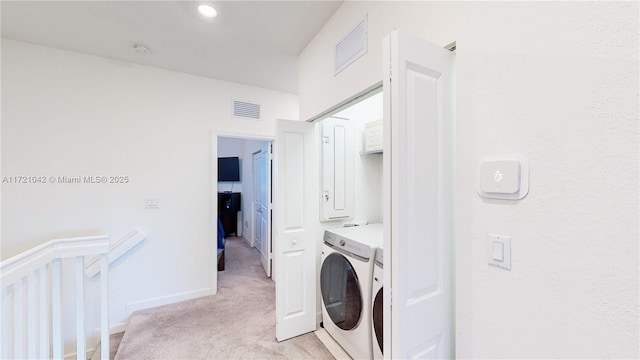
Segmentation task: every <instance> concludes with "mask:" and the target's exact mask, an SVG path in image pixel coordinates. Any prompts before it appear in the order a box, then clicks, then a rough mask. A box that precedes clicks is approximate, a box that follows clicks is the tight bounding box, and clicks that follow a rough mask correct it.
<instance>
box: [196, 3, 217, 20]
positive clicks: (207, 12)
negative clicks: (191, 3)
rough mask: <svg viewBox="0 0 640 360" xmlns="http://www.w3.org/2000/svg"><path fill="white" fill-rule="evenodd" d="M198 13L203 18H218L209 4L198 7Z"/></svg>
mask: <svg viewBox="0 0 640 360" xmlns="http://www.w3.org/2000/svg"><path fill="white" fill-rule="evenodd" d="M198 12H199V13H200V14H202V16H205V17H208V18H214V17H216V16H218V12H217V11H216V9H214V8H213V6H211V5H209V4H202V5H200V6H198Z"/></svg>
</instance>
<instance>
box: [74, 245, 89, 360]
mask: <svg viewBox="0 0 640 360" xmlns="http://www.w3.org/2000/svg"><path fill="white" fill-rule="evenodd" d="M84 338H85V333H84V258H83V257H81V256H78V257H76V359H79V360H85V358H86V357H87V350H86V348H85V347H86V344H85V339H84Z"/></svg>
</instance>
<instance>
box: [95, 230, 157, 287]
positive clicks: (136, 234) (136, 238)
mask: <svg viewBox="0 0 640 360" xmlns="http://www.w3.org/2000/svg"><path fill="white" fill-rule="evenodd" d="M146 238H147V234H145V233H144V232H142V231H140V230H138V229H133V230H131V231H130V232H129V233H128V234H126V235H125V236H123V237H122V238H121V239H120V240H118V241H116V242H115V243H113V244H111V248H110V249H109V255H108V258H109V264H111V263H112V262H114V261H116V260H118V259H119V258H120V257H121V256H123V255H124V254H126V253H127V252H129V251H130V250H131V249H133V248H134V247H136V245H138V244H139V243H141V242H142V241H144V240H145V239H146ZM99 260H100V258H99V257H95V258H93V259H91V260H87V263H86V264H85V266H84V269H85V270H84V272H85V274H87V277H89V278H92V277H94V276H96V274H98V273H99V272H100V261H99Z"/></svg>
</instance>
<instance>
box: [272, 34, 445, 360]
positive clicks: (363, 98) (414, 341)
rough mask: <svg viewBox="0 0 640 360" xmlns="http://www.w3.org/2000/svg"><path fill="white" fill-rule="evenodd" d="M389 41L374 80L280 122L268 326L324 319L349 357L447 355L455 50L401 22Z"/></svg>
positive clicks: (301, 329) (309, 325) (293, 331)
mask: <svg viewBox="0 0 640 360" xmlns="http://www.w3.org/2000/svg"><path fill="white" fill-rule="evenodd" d="M383 45H384V46H383V57H382V61H383V66H382V70H383V71H382V74H381V81H380V82H379V83H376V84H372V85H371V86H370V87H369V88H368V89H364V90H362V91H361V92H359V93H357V94H354V95H353V96H352V97H351V98H350V99H351V100H345V102H343V103H341V104H338V105H336V106H334V107H332V108H331V109H329V110H327V111H326V112H325V113H322V114H318V115H316V116H315V117H313V118H310V119H308V121H289V120H278V122H277V127H276V140H275V151H274V154H275V162H274V163H275V170H274V174H275V175H274V178H275V180H274V184H275V186H274V199H275V201H274V221H273V223H274V229H275V231H274V251H273V252H274V257H275V262H274V263H275V281H276V318H277V323H276V338H277V339H278V340H279V341H283V340H286V339H289V338H292V337H295V336H298V335H300V334H304V333H308V332H312V331H315V330H317V325H318V324H319V323H320V322H322V324H323V325H324V328H325V329H326V330H327V332H328V333H329V334H330V335H331V336H332V337H333V338H334V339H335V340H336V341H337V342H338V343H339V344H340V345H341V346H342V347H343V349H344V350H345V351H346V352H347V353H349V354H350V355H351V356H352V357H354V358H379V357H380V356H381V355H382V352H378V353H376V352H375V351H374V350H376V349H377V350H382V349H384V354H385V356H386V357H387V358H427V357H432V358H449V357H452V356H453V355H452V354H453V351H454V344H453V341H452V340H453V338H452V334H453V331H452V329H453V317H452V314H453V313H452V304H453V301H452V299H453V297H452V290H453V287H452V283H453V277H452V261H451V258H452V257H451V249H452V224H453V222H452V215H451V214H452V194H453V166H452V164H453V138H454V137H453V129H454V114H455V113H454V79H455V76H454V75H455V74H454V55H453V54H452V53H451V51H449V50H448V49H445V48H442V47H441V46H438V45H436V44H432V43H429V42H427V41H425V40H422V39H420V38H416V37H413V36H411V35H408V34H403V33H400V32H399V31H394V32H392V33H391V34H389V35H388V36H386V37H385V38H384V39H383ZM375 89H377V91H376V90H375ZM380 100H381V101H380ZM375 103H377V104H378V105H373V104H375ZM368 105H370V106H371V107H369V106H368ZM380 119H382V124H381V125H379V123H377V121H378V120H380ZM380 139H382V141H380ZM380 145H382V146H380ZM381 222H382V223H381ZM365 224H366V225H365ZM376 224H377V225H376ZM345 225H346V227H345ZM354 225H358V226H354ZM376 227H378V228H379V229H382V231H379V230H377V229H376ZM379 247H382V248H383V252H382V253H381V254H380V255H381V256H378V248H379ZM377 260H379V261H377ZM377 263H379V264H380V265H382V266H378V265H376V264H377ZM314 265H315V266H314ZM323 272H324V274H325V275H324V276H323ZM374 273H375V274H377V275H374ZM381 274H383V275H381ZM376 278H377V279H378V280H379V281H378V282H376V280H375V279H376ZM381 282H384V285H383V286H384V288H385V289H387V290H386V291H384V293H383V295H382V298H383V299H381V300H380V301H379V303H380V304H382V305H381V306H382V307H383V308H384V311H382V312H381V314H382V317H383V318H384V320H383V321H382V322H381V323H379V324H378V327H379V328H382V329H383V331H382V332H383V333H384V334H383V335H380V336H379V337H378V336H377V335H376V334H375V329H376V325H375V321H374V319H373V315H372V313H373V312H375V311H372V309H373V308H374V306H375V302H376V297H377V296H374V294H372V293H373V292H374V291H375V289H379V288H382V286H380V285H381ZM323 283H325V286H324V289H323V286H321V285H322V284H323ZM374 283H375V286H374ZM326 284H329V285H328V286H327V285H326ZM391 289H392V291H391ZM355 294H358V295H355ZM352 296H355V297H356V299H355V300H353V299H352ZM358 296H359V297H360V298H359V299H357V297H358ZM391 304H393V306H391ZM351 305H354V306H351ZM382 342H383V343H384V346H374V345H378V344H379V343H382Z"/></svg>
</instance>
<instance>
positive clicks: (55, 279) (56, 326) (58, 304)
mask: <svg viewBox="0 0 640 360" xmlns="http://www.w3.org/2000/svg"><path fill="white" fill-rule="evenodd" d="M60 262H61V261H60V259H55V260H53V262H52V263H51V292H52V295H51V306H52V314H51V318H52V328H51V331H52V332H51V333H52V335H53V358H54V359H63V344H62V284H61V281H60V278H61V275H60V273H61V271H62V269H61V268H60V267H61V266H60Z"/></svg>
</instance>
